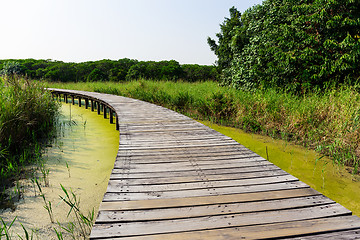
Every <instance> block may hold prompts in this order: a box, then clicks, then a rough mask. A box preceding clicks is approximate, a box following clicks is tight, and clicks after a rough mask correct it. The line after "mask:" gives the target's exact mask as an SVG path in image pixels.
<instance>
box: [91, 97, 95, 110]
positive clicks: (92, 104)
mask: <svg viewBox="0 0 360 240" xmlns="http://www.w3.org/2000/svg"><path fill="white" fill-rule="evenodd" d="M90 101H91V111H92V112H93V111H94V109H95V108H94V100H92V99H91V100H90Z"/></svg>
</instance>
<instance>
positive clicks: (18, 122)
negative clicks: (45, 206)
mask: <svg viewBox="0 0 360 240" xmlns="http://www.w3.org/2000/svg"><path fill="white" fill-rule="evenodd" d="M58 109H59V105H58V104H57V103H56V102H55V101H53V99H52V97H51V94H50V93H49V92H48V91H46V90H45V89H44V88H43V87H42V86H41V85H39V84H38V83H36V82H31V81H29V80H28V79H26V78H21V77H18V76H11V77H10V76H5V77H3V78H0V180H1V181H0V188H1V189H3V188H4V187H5V186H6V185H7V184H9V181H11V180H13V176H14V175H16V174H19V173H20V172H21V169H22V166H24V165H25V164H27V163H28V162H31V161H36V160H37V157H38V155H39V154H40V153H39V151H40V150H39V149H40V144H41V142H44V143H45V141H46V139H47V138H48V137H49V132H51V130H52V129H53V127H54V124H55V121H56V117H57V114H58ZM0 195H1V194H0ZM0 198H1V196H0ZM0 200H1V199H0Z"/></svg>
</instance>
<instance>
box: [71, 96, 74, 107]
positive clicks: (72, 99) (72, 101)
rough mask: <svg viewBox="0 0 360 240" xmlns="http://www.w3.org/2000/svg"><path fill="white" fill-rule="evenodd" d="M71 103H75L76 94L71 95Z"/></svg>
mask: <svg viewBox="0 0 360 240" xmlns="http://www.w3.org/2000/svg"><path fill="white" fill-rule="evenodd" d="M71 104H72V105H75V97H74V95H71Z"/></svg>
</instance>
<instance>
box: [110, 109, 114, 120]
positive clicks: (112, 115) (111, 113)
mask: <svg viewBox="0 0 360 240" xmlns="http://www.w3.org/2000/svg"><path fill="white" fill-rule="evenodd" d="M110 123H111V124H113V123H114V111H113V110H112V109H111V108H110Z"/></svg>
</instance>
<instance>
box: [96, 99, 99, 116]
mask: <svg viewBox="0 0 360 240" xmlns="http://www.w3.org/2000/svg"><path fill="white" fill-rule="evenodd" d="M96 109H97V114H98V115H100V103H99V102H96Z"/></svg>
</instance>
